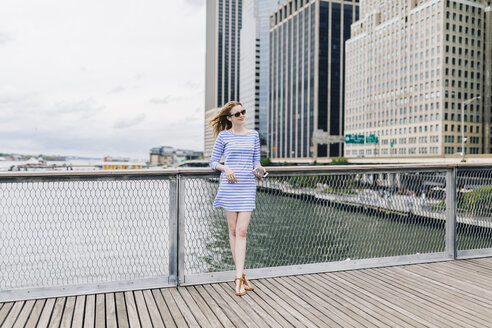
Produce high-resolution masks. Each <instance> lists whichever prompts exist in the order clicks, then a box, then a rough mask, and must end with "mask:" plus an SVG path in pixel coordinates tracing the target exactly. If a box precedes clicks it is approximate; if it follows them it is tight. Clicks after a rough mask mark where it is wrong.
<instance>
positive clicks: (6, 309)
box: [0, 302, 14, 326]
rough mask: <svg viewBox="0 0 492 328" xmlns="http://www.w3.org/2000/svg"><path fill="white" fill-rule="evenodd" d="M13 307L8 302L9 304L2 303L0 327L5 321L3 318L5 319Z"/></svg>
mask: <svg viewBox="0 0 492 328" xmlns="http://www.w3.org/2000/svg"><path fill="white" fill-rule="evenodd" d="M13 306H14V302H9V303H4V304H3V306H2V309H1V310H0V326H1V325H2V323H3V322H4V321H5V318H7V316H8V314H9V312H10V309H12V307H13Z"/></svg>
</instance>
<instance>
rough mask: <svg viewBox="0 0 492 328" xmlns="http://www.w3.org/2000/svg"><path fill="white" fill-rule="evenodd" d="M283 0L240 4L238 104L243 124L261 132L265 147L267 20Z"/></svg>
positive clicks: (260, 0)
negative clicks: (240, 107)
mask: <svg viewBox="0 0 492 328" xmlns="http://www.w3.org/2000/svg"><path fill="white" fill-rule="evenodd" d="M283 2H285V0H282V1H279V0H250V1H243V11H242V28H241V56H240V58H241V60H240V67H241V68H240V76H241V78H240V85H241V103H242V104H243V106H244V107H245V108H246V109H247V110H248V115H247V116H246V124H247V126H248V127H251V128H254V129H255V130H257V131H258V132H259V133H260V142H261V144H262V145H266V136H267V117H268V82H269V81H268V75H269V74H268V60H269V55H268V52H269V42H268V38H269V25H268V24H269V18H270V14H271V13H272V12H273V11H274V10H275V9H276V8H277V6H278V4H279V3H283Z"/></svg>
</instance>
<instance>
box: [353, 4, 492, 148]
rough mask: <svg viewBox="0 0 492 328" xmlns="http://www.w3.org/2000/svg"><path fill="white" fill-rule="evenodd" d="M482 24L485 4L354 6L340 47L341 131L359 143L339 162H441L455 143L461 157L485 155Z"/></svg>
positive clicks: (487, 104) (485, 32)
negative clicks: (356, 16)
mask: <svg viewBox="0 0 492 328" xmlns="http://www.w3.org/2000/svg"><path fill="white" fill-rule="evenodd" d="M487 6H488V8H487ZM487 19H489V21H490V1H483V0H477V1H454V0H398V1H391V2H389V1H382V0H366V1H362V2H361V20H360V21H358V22H356V23H354V24H353V25H352V37H351V39H350V40H349V41H347V43H346V54H347V62H346V65H347V71H346V88H345V92H346V95H345V99H346V118H345V132H346V134H350V135H364V136H365V139H366V143H361V144H347V145H346V147H345V155H346V156H347V157H360V156H391V157H395V156H399V157H407V156H410V157H411V156H416V157H422V156H443V155H448V154H455V153H457V152H462V151H463V150H462V144H463V143H464V139H463V138H462V136H464V137H465V138H466V144H465V153H466V154H470V153H471V154H481V153H489V152H490V151H491V149H490V142H489V141H490V140H489V139H490V132H491V131H490V119H491V115H490V113H491V111H492V108H491V101H490V97H491V96H492V90H491V85H492V84H491V83H490V73H491V63H490V60H491V55H490V54H491V49H492V47H491V46H490V40H491V39H490V37H491V31H492V29H491V26H490V24H485V22H486V20H487ZM487 44H488V45H487ZM487 47H488V48H487ZM487 49H488V50H487ZM487 52H488V53H487ZM487 80H488V81H487ZM479 97H480V98H479ZM371 135H372V136H373V137H371V138H370V139H371V141H370V143H367V140H368V136H371ZM374 137H377V138H374ZM363 139H364V138H360V140H363Z"/></svg>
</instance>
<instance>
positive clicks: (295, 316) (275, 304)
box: [254, 279, 306, 327]
mask: <svg viewBox="0 0 492 328" xmlns="http://www.w3.org/2000/svg"><path fill="white" fill-rule="evenodd" d="M263 280H264V279H258V280H255V291H254V292H255V294H256V295H258V296H259V297H260V298H261V299H262V300H263V301H264V302H267V303H268V305H270V306H271V307H272V308H273V309H274V310H275V311H276V312H278V313H279V315H281V316H282V317H283V318H284V319H285V320H286V321H287V322H289V325H292V326H294V327H306V325H305V324H304V323H303V322H302V321H303V320H299V313H298V312H297V311H296V310H295V309H294V308H293V307H292V306H290V305H289V304H287V303H286V302H283V301H282V300H280V299H277V298H275V296H274V295H271V294H270V293H268V290H264V287H263V285H262V282H263Z"/></svg>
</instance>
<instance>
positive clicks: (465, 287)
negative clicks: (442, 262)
mask: <svg viewBox="0 0 492 328" xmlns="http://www.w3.org/2000/svg"><path fill="white" fill-rule="evenodd" d="M407 269H408V270H409V271H412V272H417V273H420V274H422V275H423V276H425V277H428V278H430V279H435V280H437V281H440V282H442V283H444V284H446V285H448V286H452V287H453V288H457V289H460V290H461V291H465V292H468V293H470V294H473V295H476V296H478V297H481V298H483V299H484V300H487V302H490V301H491V300H492V290H487V289H484V288H481V287H477V286H475V285H473V284H470V283H468V282H466V281H461V280H460V279H456V278H454V277H444V276H442V275H441V274H438V273H435V272H433V271H432V269H427V268H423V267H419V266H417V265H415V266H409V267H408V268H407Z"/></svg>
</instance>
